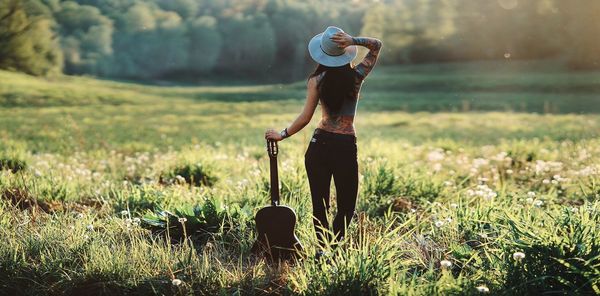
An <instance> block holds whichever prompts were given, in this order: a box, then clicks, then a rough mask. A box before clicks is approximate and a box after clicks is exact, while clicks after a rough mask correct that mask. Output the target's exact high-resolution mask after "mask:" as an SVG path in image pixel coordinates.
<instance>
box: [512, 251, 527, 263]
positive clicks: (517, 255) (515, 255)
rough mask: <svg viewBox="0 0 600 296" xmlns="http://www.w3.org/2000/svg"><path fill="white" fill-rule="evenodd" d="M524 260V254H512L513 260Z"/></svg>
mask: <svg viewBox="0 0 600 296" xmlns="http://www.w3.org/2000/svg"><path fill="white" fill-rule="evenodd" d="M524 258H525V253H523V252H514V253H513V259H515V260H517V261H521V260H522V259H524Z"/></svg>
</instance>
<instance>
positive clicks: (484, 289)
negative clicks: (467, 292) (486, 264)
mask: <svg viewBox="0 0 600 296" xmlns="http://www.w3.org/2000/svg"><path fill="white" fill-rule="evenodd" d="M475 289H477V291H478V292H480V293H489V292H490V289H489V288H488V287H486V286H483V285H481V286H477V287H476V288H475Z"/></svg>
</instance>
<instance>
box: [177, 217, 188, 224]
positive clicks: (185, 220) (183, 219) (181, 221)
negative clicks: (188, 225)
mask: <svg viewBox="0 0 600 296" xmlns="http://www.w3.org/2000/svg"><path fill="white" fill-rule="evenodd" d="M178 221H179V223H185V222H187V218H179V219H178Z"/></svg>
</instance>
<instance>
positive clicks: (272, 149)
mask: <svg viewBox="0 0 600 296" xmlns="http://www.w3.org/2000/svg"><path fill="white" fill-rule="evenodd" d="M267 151H268V152H269V157H277V153H279V148H278V147H277V141H270V140H267Z"/></svg>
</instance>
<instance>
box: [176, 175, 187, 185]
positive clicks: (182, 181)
mask: <svg viewBox="0 0 600 296" xmlns="http://www.w3.org/2000/svg"><path fill="white" fill-rule="evenodd" d="M175 179H176V180H177V182H179V183H185V178H184V177H182V176H180V175H177V176H175Z"/></svg>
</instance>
